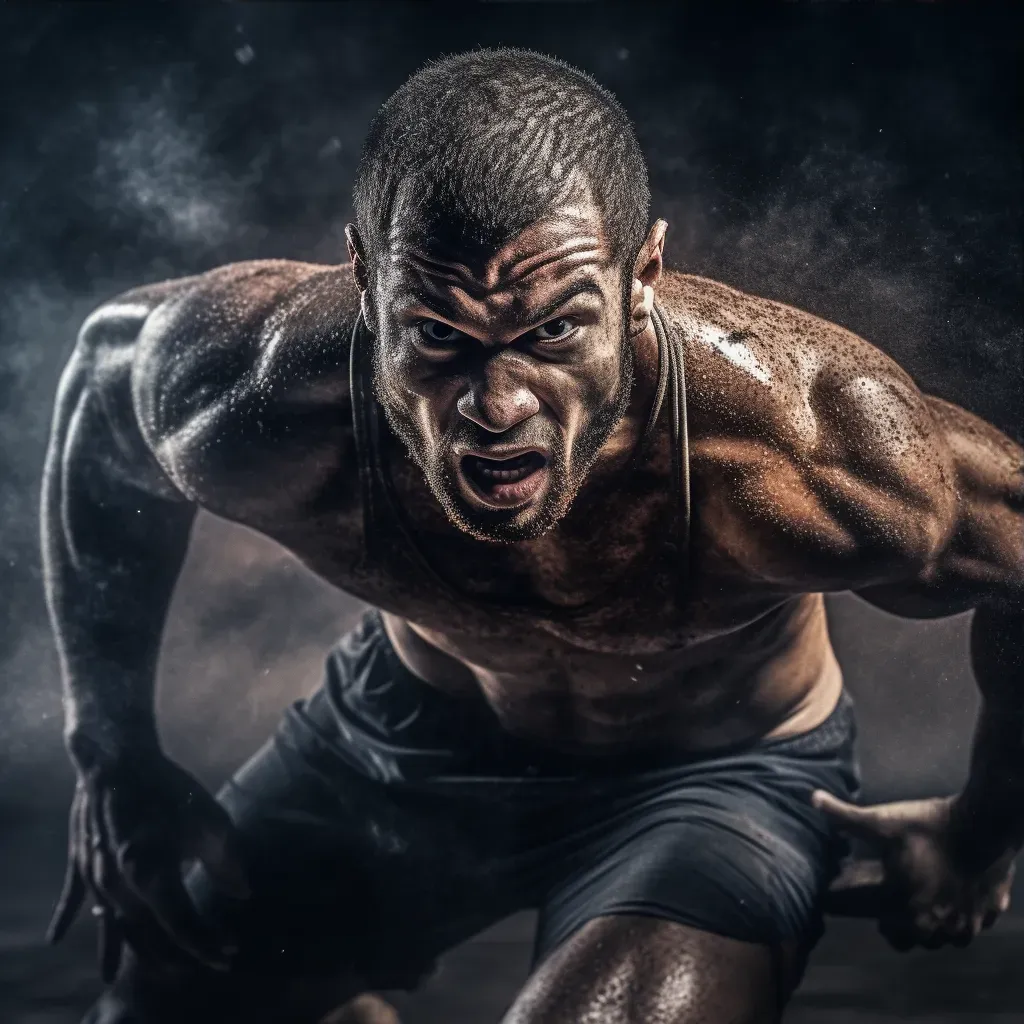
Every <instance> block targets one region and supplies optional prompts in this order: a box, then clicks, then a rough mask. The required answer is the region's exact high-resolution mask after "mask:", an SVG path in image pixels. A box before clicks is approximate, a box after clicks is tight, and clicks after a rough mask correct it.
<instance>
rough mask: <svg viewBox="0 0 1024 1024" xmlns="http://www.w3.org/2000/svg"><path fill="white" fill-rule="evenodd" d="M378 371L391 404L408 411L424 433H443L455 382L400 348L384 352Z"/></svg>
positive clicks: (454, 398)
mask: <svg viewBox="0 0 1024 1024" xmlns="http://www.w3.org/2000/svg"><path fill="white" fill-rule="evenodd" d="M379 370H380V372H381V374H382V380H383V382H384V384H385V386H386V387H387V391H388V394H389V396H390V397H391V401H392V402H393V403H397V404H400V405H402V406H404V407H405V408H406V409H408V411H409V415H410V417H411V418H412V419H413V420H414V421H415V422H416V423H417V424H418V425H419V427H420V429H421V430H422V431H424V433H426V434H433V433H434V432H435V430H436V429H439V430H443V424H444V423H446V422H447V418H448V417H449V415H450V413H451V410H453V409H454V408H455V403H456V402H457V401H458V396H459V384H458V381H457V380H454V379H453V378H452V377H451V376H450V375H444V376H442V375H441V374H439V373H438V372H437V369H436V367H435V366H434V365H432V364H431V363H429V362H427V361H426V360H424V359H420V358H418V357H417V355H416V353H415V352H414V351H410V350H409V349H408V348H406V347H404V346H403V347H401V348H394V349H390V350H386V351H385V354H384V356H383V358H382V359H381V360H380V363H379ZM438 424H439V425H440V426H439V427H436V426H435V425H438Z"/></svg>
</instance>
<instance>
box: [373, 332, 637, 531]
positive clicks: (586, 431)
mask: <svg viewBox="0 0 1024 1024" xmlns="http://www.w3.org/2000/svg"><path fill="white" fill-rule="evenodd" d="M620 351H621V352H622V367H621V371H620V374H619V386H618V388H617V390H616V393H615V395H614V396H613V397H612V398H611V399H609V400H608V401H606V402H605V403H603V404H602V405H601V406H600V407H599V408H598V409H597V410H596V411H595V412H594V413H593V414H592V415H591V416H590V418H589V419H588V420H587V422H586V424H585V425H584V427H583V429H582V430H581V431H580V434H579V437H578V438H577V439H576V441H575V443H574V444H573V446H572V453H571V456H569V457H567V452H566V447H565V441H564V438H563V436H562V434H561V432H560V431H559V430H558V429H557V428H556V427H555V426H554V424H551V423H544V422H542V421H539V420H537V418H536V417H534V418H533V419H532V420H529V421H527V422H526V423H523V424H520V425H518V426H517V427H514V428H513V429H512V430H510V431H507V432H505V433H504V434H503V435H502V441H503V442H504V443H506V444H508V445H512V446H515V447H528V446H530V445H537V446H538V447H543V448H546V449H547V450H548V451H549V452H550V461H549V463H548V484H547V487H546V489H545V493H544V495H543V497H542V498H541V501H540V503H539V504H538V505H527V506H526V508H524V509H507V510H506V509H481V508H477V507H475V506H470V505H468V504H467V503H466V501H465V500H464V498H463V497H462V492H461V487H460V484H459V481H458V479H457V478H456V473H457V472H458V469H457V467H456V466H454V465H453V464H452V459H451V458H450V453H451V451H452V448H453V446H454V445H456V444H461V445H463V446H465V447H474V446H476V445H479V446H482V447H486V446H487V444H489V443H493V441H494V435H485V433H484V432H483V431H481V429H480V428H479V427H478V426H477V425H476V424H474V423H472V422H471V421H470V420H467V419H465V418H464V417H461V416H460V417H457V418H456V421H455V422H454V423H453V424H452V425H451V426H450V427H449V428H448V430H446V431H445V433H444V434H443V435H442V437H441V440H440V443H439V444H438V445H437V446H436V447H435V446H431V445H429V444H427V443H426V442H425V441H424V439H423V436H422V434H421V433H420V430H419V428H418V426H417V425H416V423H415V422H414V420H413V419H412V417H411V416H410V415H409V410H408V408H407V407H406V406H405V405H404V403H402V402H400V401H397V400H396V396H394V395H392V394H391V393H390V389H389V388H388V387H387V386H385V385H384V380H385V378H384V377H383V375H382V374H381V368H380V364H379V361H380V350H379V348H378V347H377V346H374V355H373V380H374V393H375V395H376V396H377V401H378V402H379V403H380V405H381V406H382V408H383V409H384V415H385V416H386V418H387V421H388V425H389V426H390V427H391V429H392V431H394V433H395V435H396V436H397V437H398V439H399V440H400V441H401V442H402V444H403V445H404V446H405V448H406V449H407V451H408V452H409V456H410V457H411V458H412V460H413V461H414V462H415V463H416V465H418V466H419V467H420V469H421V470H422V472H423V475H424V477H425V478H426V481H427V484H428V486H429V487H430V490H431V491H432V493H433V494H434V497H435V498H437V500H438V502H439V503H440V504H441V506H442V508H443V509H444V511H445V513H446V514H447V516H448V518H449V519H450V520H451V522H452V524H453V525H455V526H457V527H458V528H459V529H460V530H462V531H464V532H465V533H468V534H470V536H472V537H474V538H476V539H477V540H483V541H490V542H492V543H498V544H514V543H516V542H517V541H524V540H533V539H534V538H536V537H539V536H541V535H542V534H544V533H546V532H547V531H548V530H550V529H551V528H552V527H553V526H554V525H555V524H556V523H557V522H558V521H559V520H560V519H562V518H563V516H565V514H566V513H567V512H568V511H569V509H570V508H571V507H572V503H573V501H574V499H575V498H576V495H577V494H578V493H579V490H580V488H581V487H582V486H583V482H584V480H585V479H586V477H587V474H588V473H589V472H590V471H591V469H593V467H594V463H595V462H596V461H597V458H598V455H599V454H600V452H601V449H602V448H603V447H604V445H605V443H606V442H607V441H608V439H609V438H610V437H611V435H612V432H613V431H614V430H615V428H616V426H617V425H618V423H619V421H620V420H621V419H622V417H623V416H624V415H625V414H626V410H627V409H628V408H629V403H630V399H631V397H632V394H633V385H634V383H635V380H636V365H635V363H636V360H635V355H634V352H633V346H632V344H631V343H630V341H629V338H628V337H627V336H626V333H625V331H623V337H622V339H621V349H620ZM535 420H536V422H534V421H535Z"/></svg>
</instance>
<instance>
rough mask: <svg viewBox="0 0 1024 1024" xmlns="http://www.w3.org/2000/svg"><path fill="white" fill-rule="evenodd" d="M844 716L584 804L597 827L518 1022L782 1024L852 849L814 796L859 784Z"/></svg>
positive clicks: (570, 878)
mask: <svg viewBox="0 0 1024 1024" xmlns="http://www.w3.org/2000/svg"><path fill="white" fill-rule="evenodd" d="M844 714H845V712H844V711H843V709H840V711H839V712H837V714H836V715H835V716H834V717H833V719H831V720H830V721H829V722H828V723H826V725H825V726H823V727H820V728H819V729H818V730H816V731H814V732H812V733H808V734H805V735H804V736H803V737H799V738H798V739H796V740H794V741H792V742H785V743H782V742H780V743H774V744H771V745H766V746H765V747H764V748H763V749H758V748H754V749H750V750H746V751H742V752H738V753H736V754H727V755H723V756H720V757H716V758H709V759H707V760H704V761H694V762H691V763H688V764H686V763H684V764H681V765H679V766H677V767H669V768H666V769H663V770H659V771H656V772H652V773H650V774H637V775H634V776H632V777H629V778H623V779H622V780H621V781H620V782H616V783H610V784H606V785H604V786H603V788H602V789H601V790H600V791H599V792H595V793H593V794H587V793H578V794H577V795H576V800H575V804H576V806H577V807H578V808H581V809H582V810H579V811H576V812H575V813H576V815H577V816H579V815H581V814H582V815H584V816H585V817H584V819H583V820H584V822H585V825H586V827H585V828H583V829H578V831H577V832H576V835H577V836H578V841H577V842H574V843H573V844H572V845H571V846H569V847H568V848H567V850H566V852H565V853H564V854H563V859H562V861H561V863H562V865H563V867H562V871H561V875H560V877H559V878H557V880H556V881H555V883H554V884H553V885H552V886H551V887H550V888H549V889H548V891H547V895H546V898H545V900H544V901H543V903H542V905H541V908H540V909H541V915H540V924H539V928H538V936H537V945H536V951H535V958H534V963H535V964H537V965H539V966H537V968H536V972H535V974H534V975H533V976H532V977H531V979H530V981H529V983H528V984H527V986H526V988H525V989H524V991H523V993H522V995H521V997H520V999H519V1000H518V1001H517V1003H516V1004H515V1006H514V1007H513V1009H512V1011H511V1012H510V1015H509V1017H508V1019H507V1024H561V1022H562V1021H565V1022H569V1021H580V1022H586V1024H590V1022H591V1021H593V1022H595V1024H596V1022H598V1021H602V1022H603V1021H608V1022H609V1024H632V1022H634V1021H635V1022H641V1021H643V1022H647V1021H650V1022H652V1024H653V1022H656V1024H662V1022H664V1024H669V1022H671V1024H698V1022H700V1024H726V1022H728V1024H768V1022H771V1021H776V1020H778V1017H779V1014H780V1012H781V1008H782V1006H783V1005H784V1003H785V1001H786V999H788V997H789V995H790V994H791V992H792V990H793V988H794V987H795V986H796V984H797V983H798V981H799V978H800V975H801V973H802V969H803V965H804V963H805V961H806V957H807V954H808V953H809V952H810V950H811V948H812V947H813V945H814V943H815V942H816V941H817V939H818V937H819V935H820V932H821V927H822V920H821V901H822V896H823V894H824V892H825V890H826V888H827V886H828V883H829V881H830V880H831V878H832V876H833V874H834V871H835V868H836V862H837V858H838V856H839V854H840V852H841V849H840V848H839V846H838V844H837V843H836V841H835V837H834V836H833V835H832V834H831V832H830V830H829V826H828V822H827V821H826V820H825V818H824V816H823V815H821V814H819V813H817V812H816V811H815V810H814V809H813V807H812V806H811V804H810V795H811V792H812V790H813V789H814V788H815V787H816V786H818V787H820V788H827V789H830V790H831V791H833V792H839V793H843V792H850V790H851V789H852V787H853V785H854V784H855V775H854V773H853V771H852V768H851V767H850V760H849V756H848V755H849V750H850V747H851V745H852V736H851V732H852V730H851V729H850V728H849V727H848V726H849V723H848V722H844V720H843V716H844ZM573 813H574V812H572V811H571V810H570V809H569V808H568V807H567V808H566V814H565V820H567V821H570V822H573V825H574V827H575V822H574V821H573ZM594 815H600V817H599V818H598V819H597V820H598V823H599V824H601V823H602V822H603V823H604V827H603V828H602V827H595V826H594V824H593V820H592V818H593V816H594Z"/></svg>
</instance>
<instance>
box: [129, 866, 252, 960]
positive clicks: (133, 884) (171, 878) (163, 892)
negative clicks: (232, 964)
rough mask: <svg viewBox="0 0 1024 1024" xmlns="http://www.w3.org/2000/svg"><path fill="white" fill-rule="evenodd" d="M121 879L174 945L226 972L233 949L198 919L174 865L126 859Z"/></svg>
mask: <svg viewBox="0 0 1024 1024" xmlns="http://www.w3.org/2000/svg"><path fill="white" fill-rule="evenodd" d="M124 878H125V881H126V882H127V884H128V886H129V887H130V888H131V889H132V890H133V891H134V892H135V893H136V895H137V896H138V897H139V899H141V900H142V902H143V903H145V905H146V907H147V908H148V909H149V911H150V912H151V914H152V916H153V918H154V920H155V921H156V923H157V924H158V925H159V926H160V928H161V929H162V930H163V931H164V932H165V933H166V935H167V936H168V937H169V938H170V939H171V940H172V941H173V942H174V944H175V945H176V946H178V947H179V948H180V949H182V950H184V951H185V952H186V953H188V954H189V955H190V956H191V957H193V958H194V959H195V960H198V961H199V962H200V963H202V964H205V965H206V966H208V967H212V968H213V969H215V970H227V967H228V958H229V956H230V955H231V953H232V952H233V950H232V949H229V948H227V947H226V946H225V945H224V944H223V943H221V942H219V941H218V939H217V936H216V935H215V934H214V932H213V930H212V929H211V928H210V926H209V925H208V924H207V923H206V922H205V921H204V920H203V919H202V918H201V917H200V916H199V913H198V912H197V911H196V909H195V907H194V906H193V904H192V901H191V900H190V899H189V897H188V893H187V892H186V891H185V886H184V884H183V883H182V880H181V873H180V871H179V869H178V865H177V864H175V863H168V862H166V861H163V862H155V863H154V862H151V861H148V860H146V861H142V860H139V859H137V858H135V857H127V858H126V859H125V861H124Z"/></svg>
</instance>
